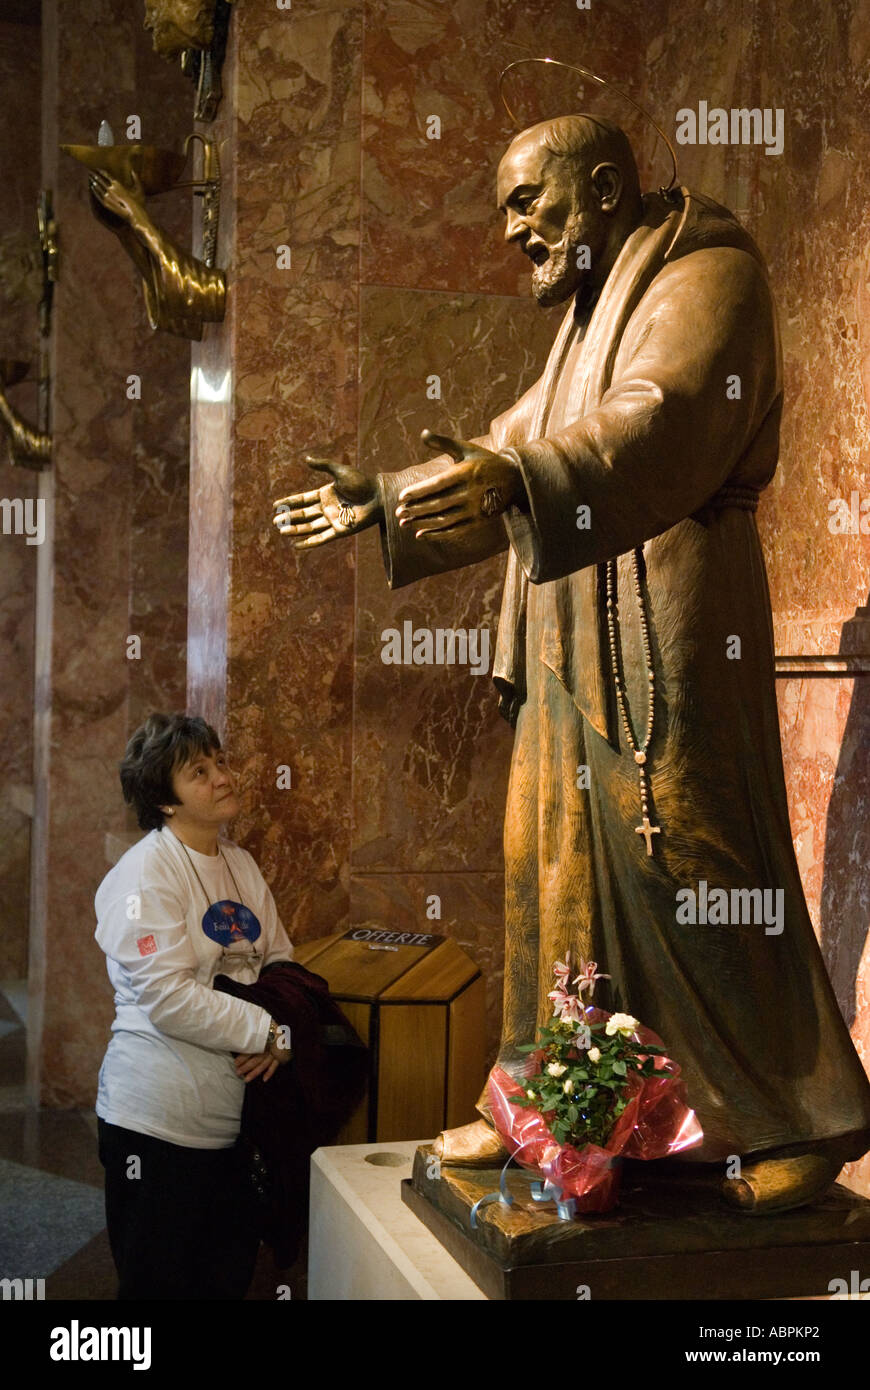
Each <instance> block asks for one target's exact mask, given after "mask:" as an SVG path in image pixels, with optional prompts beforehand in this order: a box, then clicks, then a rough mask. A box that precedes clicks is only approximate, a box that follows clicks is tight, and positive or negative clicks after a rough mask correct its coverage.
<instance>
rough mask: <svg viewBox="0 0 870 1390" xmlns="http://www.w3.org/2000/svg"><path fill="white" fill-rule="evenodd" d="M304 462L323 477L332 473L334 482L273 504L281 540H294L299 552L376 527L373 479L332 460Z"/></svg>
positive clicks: (377, 511) (378, 509)
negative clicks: (284, 537)
mask: <svg viewBox="0 0 870 1390" xmlns="http://www.w3.org/2000/svg"><path fill="white" fill-rule="evenodd" d="M305 462H306V463H307V464H308V466H309V468H314V469H317V470H318V472H320V473H330V474H331V475H332V478H333V482H331V483H326V485H325V486H324V487H321V488H314V489H313V490H312V491H311V492H294V493H291V495H290V496H289V497H279V498H278V500H277V501H276V502H274V503H273V506H274V507H275V515H274V516H273V518H272V521H273V524H274V525H275V526H277V528H278V530H279V531H280V533H281V535H282V536H293V537H294V538H296V537H304V538H305V539H294V546H295V548H296V549H297V550H307V549H310V548H311V547H312V546H315V545H325V544H326V542H327V541H334V540H337V539H338V538H339V536H352V535H354V534H355V533H356V532H357V531H364V530H365V529H366V527H367V526H374V524H375V522H377V521H378V520H379V518H380V515H381V504H380V501H379V499H378V495H377V489H376V487H375V484H374V483H373V482H372V480H371V478H369V477H367V476H366V474H365V473H362V472H361V471H360V469H358V468H351V467H350V465H349V464H346V463H335V462H334V461H333V460H332V459H317V458H312V457H311V455H310V454H309V455H308V456H307V457H306V459H305Z"/></svg>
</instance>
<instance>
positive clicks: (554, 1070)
mask: <svg viewBox="0 0 870 1390" xmlns="http://www.w3.org/2000/svg"><path fill="white" fill-rule="evenodd" d="M567 1070H568V1068H567V1067H563V1066H562V1063H561V1062H551V1063H550V1065H549V1066H548V1067H547V1075H548V1076H564V1075H565V1072H566V1071H567Z"/></svg>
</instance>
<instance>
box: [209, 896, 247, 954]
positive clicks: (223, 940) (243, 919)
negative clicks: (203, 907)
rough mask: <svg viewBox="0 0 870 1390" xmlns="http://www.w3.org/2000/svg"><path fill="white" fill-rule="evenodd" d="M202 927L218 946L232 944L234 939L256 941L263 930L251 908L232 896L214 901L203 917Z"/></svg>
mask: <svg viewBox="0 0 870 1390" xmlns="http://www.w3.org/2000/svg"><path fill="white" fill-rule="evenodd" d="M202 929H203V931H204V932H205V934H206V936H207V937H209V938H210V940H212V941H215V942H217V944H218V946H232V944H233V942H234V941H256V939H257V937H258V936H259V935H260V932H261V930H262V928H261V926H260V923H259V920H258V918H257V917H256V916H255V915H254V913H253V912H252V911H251V909H250V908H249V907H245V906H244V905H243V904H242V903H235V902H233V901H232V899H230V898H224V899H222V900H221V902H219V903H212V905H211V907H210V908H209V909H208V911H207V912H206V914H205V916H204V917H203V919H202Z"/></svg>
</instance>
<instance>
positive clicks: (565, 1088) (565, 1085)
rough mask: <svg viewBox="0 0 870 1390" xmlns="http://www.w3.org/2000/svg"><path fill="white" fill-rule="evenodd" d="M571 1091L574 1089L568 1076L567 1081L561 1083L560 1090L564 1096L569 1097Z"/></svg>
mask: <svg viewBox="0 0 870 1390" xmlns="http://www.w3.org/2000/svg"><path fill="white" fill-rule="evenodd" d="M573 1089H574V1082H573V1081H572V1080H571V1078H570V1076H569V1077H568V1080H567V1081H563V1082H562V1090H563V1091H564V1092H565V1095H566V1096H570V1094H571V1092H572V1091H573Z"/></svg>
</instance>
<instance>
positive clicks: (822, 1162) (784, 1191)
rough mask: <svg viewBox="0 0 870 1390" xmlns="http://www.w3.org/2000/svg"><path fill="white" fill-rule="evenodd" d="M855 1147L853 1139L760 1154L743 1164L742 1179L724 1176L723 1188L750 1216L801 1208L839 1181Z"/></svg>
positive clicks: (727, 1198)
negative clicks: (776, 1154) (774, 1154)
mask: <svg viewBox="0 0 870 1390" xmlns="http://www.w3.org/2000/svg"><path fill="white" fill-rule="evenodd" d="M853 1150H854V1141H852V1142H851V1143H849V1142H846V1143H841V1144H831V1145H820V1144H816V1145H809V1144H808V1145H807V1146H806V1148H804V1149H803V1150H797V1151H793V1152H792V1153H790V1154H788V1155H783V1156H781V1157H779V1158H777V1157H770V1158H764V1157H759V1158H758V1159H757V1160H756V1161H755V1162H752V1163H746V1164H745V1165H744V1167H743V1171H742V1173H741V1175H740V1177H739V1178H724V1179H723V1181H722V1186H721V1189H720V1190H721V1192H722V1196H723V1197H724V1198H725V1201H726V1202H728V1203H729V1205H731V1206H733V1207H736V1208H737V1210H738V1211H741V1212H744V1213H745V1214H746V1215H747V1216H765V1215H767V1213H768V1212H771V1211H787V1210H789V1208H792V1207H802V1206H805V1205H806V1204H807V1202H812V1201H814V1200H815V1198H816V1197H821V1196H822V1195H823V1193H825V1192H827V1190H828V1188H829V1187H831V1186H832V1184H833V1183H835V1182H836V1180H837V1175H838V1173H839V1172H840V1169H841V1168H842V1166H843V1164H844V1163H847V1162H848V1161H849V1159H850V1158H854V1156H855V1155H854V1152H853Z"/></svg>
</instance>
